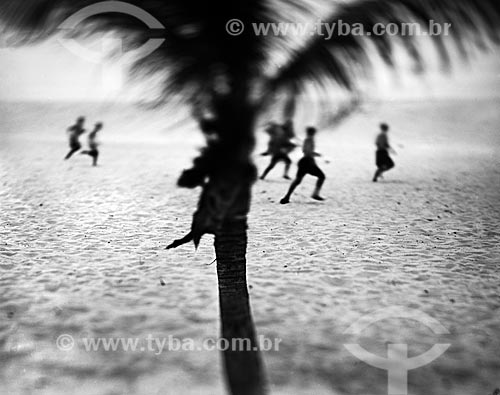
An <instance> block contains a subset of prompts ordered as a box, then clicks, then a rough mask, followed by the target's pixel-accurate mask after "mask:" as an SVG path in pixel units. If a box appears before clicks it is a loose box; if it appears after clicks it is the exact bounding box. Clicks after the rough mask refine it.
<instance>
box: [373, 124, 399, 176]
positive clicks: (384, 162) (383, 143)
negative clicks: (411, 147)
mask: <svg viewBox="0 0 500 395" xmlns="http://www.w3.org/2000/svg"><path fill="white" fill-rule="evenodd" d="M388 132H389V125H387V124H386V123H381V124H380V133H379V134H378V136H377V139H376V140H375V145H376V146H377V152H376V154H375V164H376V165H377V171H376V172H375V174H374V176H373V182H377V180H378V178H379V177H381V176H382V174H383V173H385V172H386V171H388V170H390V169H392V168H393V167H394V161H393V160H392V159H391V157H390V156H389V152H393V153H394V154H395V153H396V151H394V150H393V149H392V147H391V146H390V144H389V136H388V135H387V134H388Z"/></svg>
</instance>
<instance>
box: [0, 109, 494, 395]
mask: <svg viewBox="0 0 500 395" xmlns="http://www.w3.org/2000/svg"><path fill="white" fill-rule="evenodd" d="M0 108H1V111H2V115H1V117H0V118H1V124H0V224H1V226H0V393H2V394H13V395H14V394H16V395H17V394H23V395H24V394H36V395H39V394H44V395H45V394H85V395H87V394H99V395H100V394H103V395H111V394H147V395H149V394H222V393H224V381H223V375H222V364H221V356H220V355H219V353H218V352H216V351H199V352H198V351H196V352H188V351H186V352H183V351H164V352H163V353H162V354H161V355H155V353H154V352H141V351H136V352H124V351H117V352H106V351H103V350H101V351H97V352H86V351H85V350H84V349H83V348H82V347H81V346H79V347H75V348H74V349H73V350H71V351H61V350H59V349H58V348H57V347H56V339H57V338H58V336H60V335H61V334H70V335H72V336H73V337H74V338H75V339H76V340H77V341H78V340H79V339H81V338H82V337H88V336H93V337H134V338H135V337H137V338H140V339H144V338H146V337H147V336H148V335H152V336H156V337H168V336H174V337H176V338H180V339H182V338H193V339H195V340H197V341H201V340H203V339H205V338H217V337H218V334H219V317H218V295H217V278H216V274H215V265H214V264H212V265H210V263H211V262H212V261H213V259H214V252H213V247H212V238H211V237H204V239H203V241H202V244H201V246H200V248H199V249H198V251H196V252H195V250H194V248H193V246H192V245H187V246H183V247H181V248H179V249H177V250H173V251H166V250H164V248H165V246H166V245H167V244H168V243H169V242H170V241H172V240H173V239H175V238H178V237H180V236H182V235H184V233H185V232H186V231H187V230H188V227H189V224H190V221H191V214H192V212H193V210H194V208H195V205H196V198H197V196H196V195H197V194H196V193H193V191H189V190H182V189H178V188H176V186H175V183H176V179H177V177H178V175H179V173H180V171H181V170H182V168H183V167H185V166H187V165H188V164H189V163H190V160H191V158H192V157H193V156H194V155H195V152H196V148H197V146H199V145H200V143H201V137H200V136H199V134H198V133H196V132H195V131H192V130H191V129H192V125H186V126H185V127H184V128H182V127H176V128H172V130H168V129H169V127H168V126H167V125H171V124H172V123H175V119H174V120H172V118H171V117H169V116H168V114H167V115H165V117H164V118H165V119H167V121H165V124H164V123H163V122H164V121H163V119H164V118H163V114H158V113H154V114H150V113H147V112H145V111H143V110H138V109H129V110H126V109H124V108H121V107H113V106H111V107H110V108H108V109H106V111H104V112H103V113H100V112H99V107H92V108H91V107H88V108H84V107H82V106H78V105H76V104H74V105H64V106H62V105H60V106H59V107H58V105H56V104H54V103H53V104H45V105H35V104H26V103H24V104H13V103H10V104H5V103H3V104H1V106H0ZM498 108H499V102H498V101H491V100H490V101H477V102H472V101H468V102H465V101H464V102H458V101H457V102H431V103H418V104H415V103H399V104H390V103H386V104H378V105H375V104H372V105H369V106H367V107H366V108H365V110H364V111H362V112H361V113H358V114H356V115H355V116H354V117H352V118H351V119H349V120H348V121H347V122H346V123H344V124H343V125H342V126H341V127H339V128H337V129H335V130H321V131H320V133H319V135H318V141H317V149H318V150H319V151H320V152H323V153H324V154H325V155H327V156H328V157H329V158H330V159H331V161H330V163H325V162H324V161H323V160H322V159H319V160H318V163H319V164H320V166H321V167H322V168H323V170H324V171H325V173H326V175H327V180H326V183H325V187H324V196H325V197H326V198H327V200H326V201H325V202H315V201H313V200H311V199H310V197H309V196H310V194H311V192H312V189H313V185H314V179H312V178H306V179H305V181H304V182H303V184H302V185H301V186H300V187H299V188H298V189H297V192H296V194H295V195H294V196H293V197H292V202H291V204H290V205H287V206H281V205H279V204H278V202H279V199H280V198H281V197H282V196H283V195H284V193H285V192H286V189H287V188H288V185H289V182H288V181H286V180H284V179H282V178H281V175H282V165H278V166H277V167H276V168H275V170H273V172H271V173H270V175H269V176H268V179H267V180H266V181H264V182H258V183H257V184H256V185H255V188H254V199H253V208H252V213H251V218H250V230H249V240H250V242H249V250H248V283H249V285H250V296H251V303H252V312H253V317H254V321H255V325H256V329H257V332H258V335H260V336H266V337H268V338H271V339H274V338H281V339H282V341H281V343H280V349H279V351H269V352H263V354H262V356H263V359H264V363H265V366H266V370H267V374H268V377H269V383H270V389H271V393H273V394H304V395H305V394H308V395H309V394H342V395H343V394H356V395H362V394H366V395H378V394H380V395H383V394H386V393H387V372H386V371H384V370H380V369H376V368H374V367H372V366H369V365H367V364H365V363H364V362H361V361H360V360H358V359H356V358H355V357H354V356H353V355H352V354H350V353H349V352H348V351H347V350H346V349H345V347H344V346H343V345H344V344H347V343H359V344H361V345H362V346H363V347H364V348H366V349H367V350H369V351H370V352H373V353H376V354H378V355H380V356H385V355H386V353H387V344H388V343H405V344H408V347H409V353H410V355H411V356H414V355H419V354H421V353H422V352H424V351H426V350H428V349H429V348H431V347H432V346H433V345H434V344H436V343H448V344H450V347H449V349H448V350H447V351H446V352H445V353H444V354H443V355H442V356H440V357H439V358H437V359H436V360H434V361H433V362H432V363H430V364H428V365H426V366H423V367H421V368H419V369H415V370H412V371H410V373H409V378H408V382H409V393H410V394H415V395H442V394H454V395H462V394H463V395H472V394H474V395H489V394H490V393H492V392H493V390H494V389H495V388H497V387H500V379H499V377H500V374H499V372H500V335H499V334H500V293H499V286H500V270H499V269H500V229H499V225H500V205H499V201H500V166H499V164H500V163H499V162H500V155H499V154H500V133H499V126H500V114H499V113H498ZM80 112H81V113H85V114H89V117H90V119H89V122H94V121H98V120H102V121H104V123H105V127H104V130H103V132H102V141H103V145H102V155H101V158H100V161H101V164H100V166H99V167H97V168H92V167H91V166H90V162H91V160H90V158H89V157H87V156H83V155H79V154H76V155H75V156H74V157H73V158H72V159H71V160H70V161H67V162H64V161H63V160H62V158H63V157H64V155H65V154H66V151H67V142H66V140H65V135H64V128H65V127H67V126H69V124H70V123H71V122H72V121H73V119H74V118H76V116H77V115H80ZM98 117H99V118H98ZM380 121H386V122H388V123H389V124H390V125H391V126H392V131H391V135H390V136H391V141H392V144H393V146H394V147H395V149H396V150H397V151H398V155H397V156H395V157H394V160H395V162H396V168H395V169H394V170H392V171H391V172H389V173H387V174H386V176H385V179H384V180H382V181H381V182H379V183H372V182H371V177H372V175H373V171H374V145H373V140H374V137H375V134H376V132H377V127H378V123H379V122H380ZM169 122H170V123H169ZM88 126H89V127H90V125H88ZM177 126H178V125H177ZM302 126H304V125H302ZM298 134H299V135H300V134H302V130H301V129H299V130H298ZM138 141H142V142H140V143H139V142H138ZM265 143H266V141H265V135H264V134H261V136H260V139H259V147H258V148H259V150H257V151H256V152H261V151H260V149H263V148H264V146H265ZM299 157H300V152H295V153H294V162H295V163H296V160H298V158H299ZM256 161H257V164H258V166H259V169H260V170H262V169H263V168H264V166H266V165H267V161H268V158H262V157H258V156H257V155H256ZM295 169H296V168H295V165H294V168H293V171H294V172H295ZM162 284H164V285H162ZM391 306H400V307H402V308H404V309H416V310H418V311H420V312H422V313H425V314H428V315H430V316H432V317H434V318H435V319H437V320H438V321H439V322H440V323H441V324H442V325H443V326H444V327H445V328H446V329H447V330H448V331H449V334H447V335H436V334H434V333H433V332H432V331H431V330H430V329H429V328H427V327H425V326H424V325H422V324H420V323H418V322H415V321H412V320H407V319H397V318H394V319H388V320H384V321H380V322H378V323H376V324H374V325H372V326H370V327H369V328H368V329H367V330H366V331H365V332H364V333H363V334H361V335H359V336H358V335H351V334H345V333H344V332H345V330H346V329H347V328H348V327H349V326H350V325H351V324H352V323H354V322H355V321H356V320H357V319H359V318H360V317H363V316H365V315H367V314H369V313H372V312H374V311H376V310H378V309H381V308H386V309H389V308H390V307H391Z"/></svg>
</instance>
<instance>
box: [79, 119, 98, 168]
mask: <svg viewBox="0 0 500 395" xmlns="http://www.w3.org/2000/svg"><path fill="white" fill-rule="evenodd" d="M102 127H103V124H102V122H97V123H96V124H95V126H94V130H93V131H92V132H90V134H89V137H88V144H89V149H88V150H86V151H82V152H81V154H84V155H89V156H90V157H92V166H97V159H98V158H99V150H98V149H97V148H98V147H99V143H98V142H97V133H98V132H99V131H100V130H101V129H102Z"/></svg>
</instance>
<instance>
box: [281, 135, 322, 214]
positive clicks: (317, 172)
mask: <svg viewBox="0 0 500 395" xmlns="http://www.w3.org/2000/svg"><path fill="white" fill-rule="evenodd" d="M316 132H317V130H316V128H313V127H308V128H307V129H306V135H307V137H306V139H305V140H304V144H303V146H302V151H303V153H304V156H303V157H302V159H301V160H300V161H299V164H298V166H299V169H298V170H297V176H296V177H295V180H293V182H292V184H291V185H290V189H289V190H288V192H287V194H286V195H285V197H284V198H283V199H281V200H280V203H281V204H287V203H290V197H291V196H292V193H293V191H294V190H295V188H297V186H298V185H299V184H300V183H301V182H302V180H303V179H304V177H305V176H306V174H310V175H312V176H314V177H317V178H318V181H317V182H316V188H315V189H314V192H313V194H312V196H311V197H312V198H313V199H315V200H320V201H321V200H325V199H324V198H322V197H321V196H320V194H319V193H320V191H321V187H322V186H323V183H324V182H325V178H326V177H325V174H324V173H323V172H322V171H321V169H320V168H319V167H318V165H317V164H316V161H315V160H314V157H316V156H321V155H320V154H318V153H317V152H315V143H314V136H315V135H316Z"/></svg>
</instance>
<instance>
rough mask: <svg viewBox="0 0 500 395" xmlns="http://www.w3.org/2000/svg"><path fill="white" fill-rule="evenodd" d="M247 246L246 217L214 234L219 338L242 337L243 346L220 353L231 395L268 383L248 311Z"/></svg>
mask: <svg viewBox="0 0 500 395" xmlns="http://www.w3.org/2000/svg"><path fill="white" fill-rule="evenodd" d="M246 248H247V220H246V218H241V219H235V220H231V221H225V222H224V223H223V224H222V226H221V228H220V230H219V231H218V232H217V233H216V235H215V253H216V256H217V276H218V279H219V304H220V315H221V325H222V338H223V339H226V340H227V341H228V342H229V344H232V343H233V339H244V340H243V341H240V342H239V343H240V344H244V346H245V348H243V349H241V350H239V349H231V348H230V349H229V350H227V351H224V352H223V358H224V364H225V373H226V381H227V385H228V389H229V391H230V393H231V394H233V395H262V394H266V393H267V386H266V379H265V374H264V366H263V363H262V359H261V356H260V351H259V350H258V343H257V338H256V332H255V328H254V324H253V319H252V314H251V310H250V303H249V295H248V290H247V281H246ZM236 344H238V343H236ZM247 347H248V349H247Z"/></svg>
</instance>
